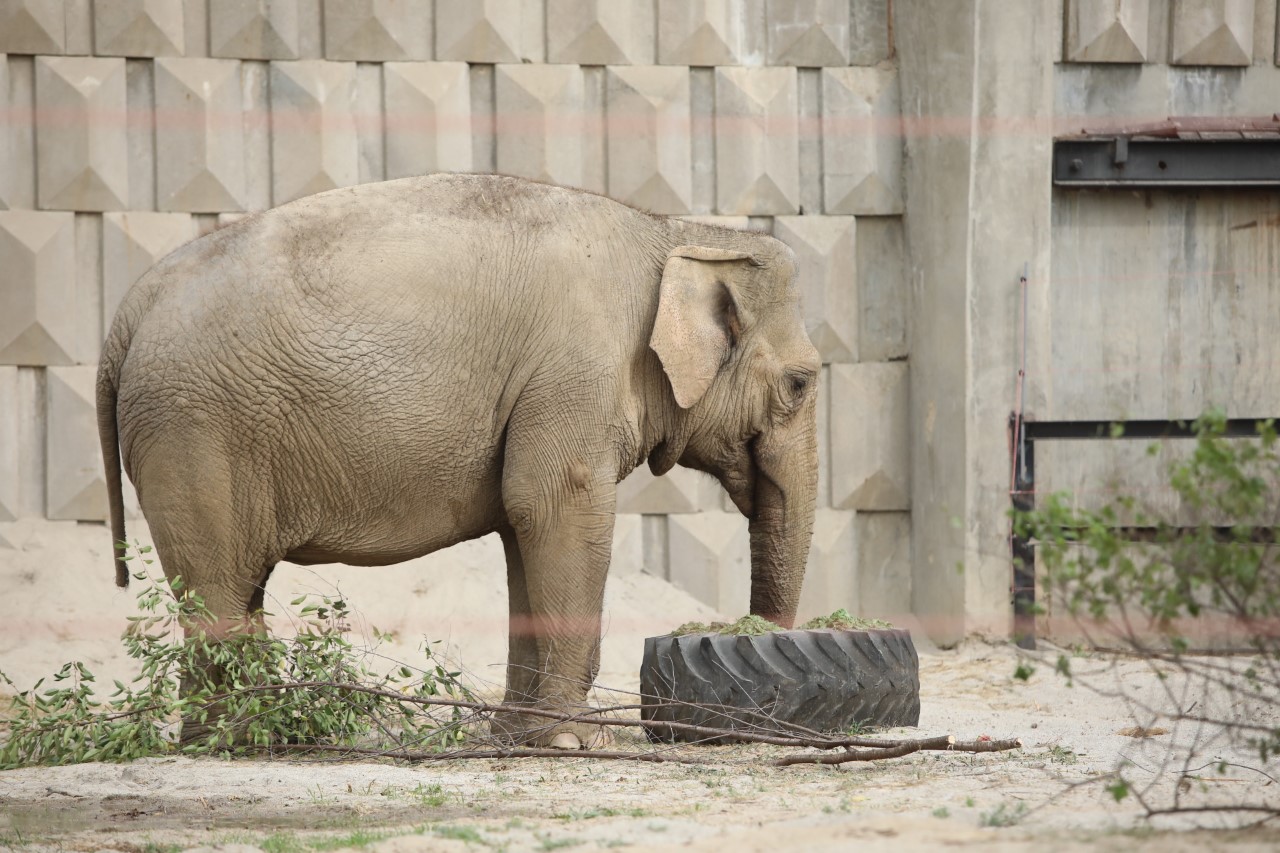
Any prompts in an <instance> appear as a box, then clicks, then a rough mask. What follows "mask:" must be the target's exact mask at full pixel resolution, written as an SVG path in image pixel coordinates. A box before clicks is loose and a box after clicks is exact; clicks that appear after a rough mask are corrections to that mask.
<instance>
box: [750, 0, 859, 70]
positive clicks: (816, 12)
mask: <svg viewBox="0 0 1280 853" xmlns="http://www.w3.org/2000/svg"><path fill="white" fill-rule="evenodd" d="M765 26H766V28H767V31H768V47H769V49H768V53H767V61H768V64H769V65H800V66H804V67H806V68H814V67H820V66H823V65H848V64H849V0H768V2H767V4H766V6H765Z"/></svg>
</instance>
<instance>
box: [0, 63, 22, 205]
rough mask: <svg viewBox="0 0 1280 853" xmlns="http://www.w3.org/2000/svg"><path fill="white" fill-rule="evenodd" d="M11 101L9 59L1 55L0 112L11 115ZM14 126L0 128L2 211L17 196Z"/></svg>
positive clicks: (9, 123)
mask: <svg viewBox="0 0 1280 853" xmlns="http://www.w3.org/2000/svg"><path fill="white" fill-rule="evenodd" d="M9 101H10V97H9V58H8V57H7V56H5V55H4V54H3V53H0V110H3V111H4V112H6V113H9V112H10V107H9ZM10 114H11V113H10ZM14 124H16V122H15V121H14V120H13V119H9V120H8V121H6V122H5V123H4V125H3V126H0V210H4V209H6V208H10V207H14V206H15V205H14V203H13V197H14V195H16V192H15V190H16V188H15V187H14V186H13V184H14V180H15V178H16V176H17V172H18V164H17V163H16V162H14V161H15V160H16V159H17V155H16V154H15V153H14V150H13V149H14V148H15V147H16V146H15V145H14V144H13V141H12V140H11V137H12V136H13V134H14V129H13V127H12V125H14Z"/></svg>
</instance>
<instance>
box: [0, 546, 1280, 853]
mask: <svg viewBox="0 0 1280 853" xmlns="http://www.w3.org/2000/svg"><path fill="white" fill-rule="evenodd" d="M54 533H56V534H57V535H54ZM54 533H51V532H50V531H49V529H48V527H47V525H46V526H39V525H33V526H32V527H30V528H29V529H26V530H23V529H17V530H15V529H14V528H12V527H11V528H9V529H8V530H7V531H6V535H7V536H8V537H9V538H10V540H11V544H12V540H15V539H16V540H18V541H17V547H15V548H11V549H7V550H0V589H4V590H5V591H6V594H7V599H6V603H7V604H8V607H7V608H6V610H7V611H8V612H7V614H6V619H5V624H4V626H3V627H0V669H2V670H4V671H5V672H7V673H9V674H10V676H11V677H13V678H14V680H15V681H16V682H17V683H18V685H19V687H25V686H28V685H29V684H30V683H31V682H32V681H33V680H34V679H35V678H36V677H39V676H40V675H44V674H48V673H50V672H52V671H54V670H55V669H56V668H57V665H58V664H59V663H61V662H62V661H64V660H68V659H72V658H80V659H83V660H85V661H86V662H87V663H88V664H89V665H90V668H91V669H93V670H94V671H95V672H96V673H98V674H99V676H100V678H101V679H107V680H106V683H107V684H109V683H110V681H109V679H110V678H112V677H120V676H121V675H128V670H129V666H128V665H129V661H127V659H124V658H123V657H122V655H120V653H119V643H118V640H117V638H118V635H119V632H120V629H121V626H122V625H123V624H124V617H125V615H127V614H128V613H130V612H132V596H131V594H130V593H127V592H125V593H116V592H114V591H113V588H112V587H111V585H110V584H111V570H110V563H109V559H108V555H107V545H108V543H107V541H104V540H105V539H107V537H106V536H105V534H104V531H103V530H102V528H101V527H96V526H90V525H79V526H75V525H73V526H72V527H71V528H59V529H58V530H57V531H54ZM77 537H79V538H77ZM494 548H495V545H494V543H488V542H484V541H482V542H479V543H471V544H470V545H469V546H468V547H467V548H463V549H461V550H460V551H457V552H456V553H454V554H453V555H452V557H451V562H450V563H449V564H448V565H447V566H446V565H444V564H441V563H433V562H432V558H427V559H426V560H424V561H422V562H421V563H419V561H415V562H414V563H413V564H406V565H404V566H397V567H391V568H388V569H378V570H364V571H361V570H340V571H335V573H333V574H329V573H328V571H327V570H319V571H311V570H305V571H304V570H288V571H284V572H283V574H282V575H281V577H279V578H273V580H272V587H273V588H269V591H270V592H272V593H273V595H275V596H276V597H277V598H278V599H283V600H287V596H289V595H292V594H293V593H294V592H295V591H296V590H298V589H304V590H305V589H312V590H317V591H322V592H324V591H332V586H331V585H332V584H333V583H335V582H336V583H337V584H339V586H340V589H341V592H342V594H343V595H344V596H345V597H346V598H347V599H348V600H349V601H350V602H351V603H352V606H353V608H355V609H356V610H357V611H358V612H360V613H361V614H362V615H363V618H365V619H367V621H368V622H369V623H371V624H374V625H377V626H378V627H379V628H380V629H382V630H384V631H385V630H390V631H392V632H393V633H395V635H396V636H397V643H398V644H399V646H398V651H397V653H403V654H404V655H406V656H410V655H412V653H413V651H414V649H415V648H416V646H417V644H418V641H419V640H420V638H421V637H422V636H424V635H425V636H430V637H432V638H433V639H444V640H445V641H446V642H445V643H444V644H442V645H441V646H440V647H439V648H440V649H441V651H442V653H446V654H449V655H451V656H457V657H460V658H461V659H462V661H463V662H464V665H465V666H466V667H467V669H468V671H470V672H472V673H473V674H476V675H477V677H478V679H479V680H480V681H481V682H487V683H489V684H495V683H497V682H500V681H501V667H500V663H501V661H502V660H503V659H504V657H505V637H504V635H503V628H504V626H503V625H502V622H503V621H504V614H505V601H504V596H505V590H504V589H503V585H504V584H503V580H502V574H501V568H500V566H501V563H500V560H496V559H495V557H496V555H495V553H494ZM608 598H609V605H608V609H607V614H606V624H607V626H608V628H607V634H606V638H605V644H604V655H603V658H604V660H603V665H602V671H601V676H600V679H599V681H600V683H601V684H606V685H609V686H612V687H618V688H623V689H635V687H636V686H637V683H638V665H639V657H640V646H641V643H642V640H643V637H645V636H648V635H650V634H654V633H661V632H663V631H664V630H668V629H669V628H670V627H671V625H672V624H673V623H674V624H679V623H680V622H683V621H687V620H690V619H705V618H708V617H709V616H711V615H714V614H711V613H710V611H709V610H707V608H705V607H703V606H702V605H699V604H698V603H697V602H695V601H693V600H692V599H690V598H689V597H688V596H685V595H684V594H683V593H681V592H680V591H679V590H676V589H674V588H672V587H671V586H670V585H668V584H666V583H665V582H663V581H659V580H657V579H655V578H650V577H648V576H647V575H644V574H642V573H633V574H629V575H620V576H617V577H611V579H610V586H609V592H608ZM920 653H921V660H920V664H921V682H922V687H921V702H922V718H921V723H920V727H919V728H918V729H912V730H895V731H892V732H888V733H886V734H887V736H890V737H895V736H896V737H916V736H922V735H933V734H942V733H951V734H954V735H956V736H957V738H959V739H961V740H968V739H974V738H977V737H979V736H982V735H987V736H990V737H992V738H1012V737H1017V738H1021V739H1022V741H1023V743H1024V748H1023V749H1021V750H1017V751H1013V752H1007V753H987V754H978V755H971V754H958V753H917V754H914V755H910V756H906V757H904V758H900V759H894V760H890V761H885V762H878V763H872V764H846V765H842V766H840V767H834V768H833V767H813V766H796V767H787V768H775V767H771V766H767V765H766V762H767V761H768V759H770V758H773V757H776V756H778V755H781V754H784V753H786V752H788V750H786V749H783V748H777V747H763V746H744V745H739V746H722V747H707V746H688V747H682V748H681V749H682V750H684V751H685V752H686V753H688V754H692V755H697V756H699V757H707V758H711V759H713V763H712V764H711V765H709V766H680V765H654V764H638V763H632V762H627V763H624V762H618V761H602V760H593V759H590V758H585V757H573V758H566V759H555V760H551V759H530V760H515V759H506V760H477V761H465V762H453V763H448V764H432V765H416V766H411V765H402V764H394V763H391V762H378V761H360V762H315V761H299V760H287V759H276V760H265V759H262V760H235V761H223V760H216V759H199V760H193V759H186V758H170V757H164V758H154V759H147V760H142V761H137V762H134V763H132V764H125V765H103V764H88V765H79V766H71V767H57V768H28V769H23V770H16V771H8V772H3V773H0V848H4V847H7V848H12V849H29V850H84V851H97V850H132V851H155V850H169V849H186V848H192V847H201V846H209V845H217V846H220V847H222V848H223V849H231V847H232V846H234V845H247V846H249V847H253V848H259V849H263V850H266V851H268V853H295V851H296V853H301V851H305V850H316V849H322V850H328V849H341V848H346V847H358V848H362V849H366V850H374V851H385V853H394V851H402V850H403V851H408V850H464V849H465V850H484V849H494V850H511V851H517V850H553V849H558V848H564V849H573V850H595V849H602V848H620V847H622V848H629V849H661V848H668V847H673V846H678V847H681V848H683V849H689V850H708V851H710V850H721V849H736V850H746V851H751V850H762V851H763V850H771V851H773V850H837V849H849V848H851V847H853V846H855V845H857V847H858V848H859V849H866V850H882V849H883V850H889V849H892V850H894V851H900V850H912V849H934V848H937V847H940V846H944V845H945V846H947V847H961V848H970V849H977V848H979V847H981V848H983V849H988V850H1002V849H1033V848H1035V849H1045V850H1074V849H1082V850H1083V849H1105V850H1117V851H1119V850H1132V849H1147V850H1157V849H1158V850H1160V851H1162V853H1163V851H1169V850H1184V849H1185V850H1193V849H1194V850H1203V849H1206V848H1208V849H1217V848H1219V847H1222V846H1231V847H1233V848H1236V847H1238V848H1240V849H1259V850H1275V849H1278V848H1280V827H1276V828H1274V829H1270V828H1267V827H1263V828H1262V829H1255V830H1252V831H1248V832H1235V833H1226V834H1223V833H1213V834H1207V833H1205V832H1204V831H1203V830H1198V829H1195V827H1196V826H1198V825H1201V826H1203V825H1209V826H1215V825H1222V824H1224V823H1227V822H1229V821H1231V820H1236V822H1237V823H1238V822H1239V818H1238V817H1234V816H1231V815H1226V814H1220V813H1216V812H1207V813H1198V814H1195V815H1189V816H1178V817H1173V818H1157V819H1154V820H1150V821H1149V820H1146V819H1144V818H1143V817H1142V809H1141V807H1140V806H1139V804H1138V803H1137V802H1136V801H1135V799H1134V798H1133V797H1128V798H1126V799H1125V800H1123V801H1121V802H1119V803H1117V802H1116V801H1115V800H1114V798H1113V797H1112V796H1111V794H1109V793H1108V792H1107V790H1106V785H1107V780H1108V778H1109V776H1108V774H1110V773H1111V772H1112V771H1113V770H1114V769H1115V768H1116V767H1117V766H1118V764H1119V763H1120V762H1122V761H1124V762H1128V763H1129V767H1128V770H1127V772H1128V773H1129V774H1130V776H1131V777H1132V778H1134V779H1135V780H1136V781H1137V782H1139V783H1140V784H1141V785H1143V786H1144V787H1145V786H1150V789H1149V790H1148V791H1147V795H1148V797H1149V798H1150V801H1151V802H1154V803H1166V802H1168V800H1169V798H1170V797H1171V796H1172V795H1173V793H1174V792H1175V790H1178V789H1181V796H1182V797H1183V802H1184V803H1188V804H1192V805H1229V804H1232V803H1239V802H1241V801H1242V800H1244V799H1249V800H1250V801H1252V802H1265V803H1268V804H1269V805H1271V806H1272V807H1273V808H1274V807H1280V782H1276V781H1272V780H1270V779H1268V778H1267V777H1265V776H1262V775H1259V774H1258V773H1256V772H1252V771H1250V770H1248V769H1246V768H1247V767H1253V768H1258V767H1259V766H1260V762H1259V761H1258V757H1257V755H1256V752H1250V750H1248V749H1247V748H1246V747H1244V746H1243V745H1241V744H1235V743H1232V742H1231V741H1230V740H1229V739H1226V738H1224V737H1222V736H1221V733H1220V732H1219V731H1218V730H1216V729H1215V728H1214V727H1196V726H1191V725H1187V724H1178V723H1176V722H1175V721H1174V720H1173V719H1172V718H1171V716H1170V715H1169V714H1167V713H1165V714H1160V713H1149V712H1144V711H1142V710H1141V709H1140V706H1142V705H1148V706H1149V705H1153V704H1159V703H1164V704H1163V705H1162V706H1161V707H1166V708H1168V707H1172V705H1171V704H1170V703H1174V702H1176V703H1178V704H1179V706H1180V707H1184V708H1186V707H1189V705H1188V704H1187V703H1198V704H1197V705H1196V707H1199V708H1202V709H1204V708H1208V709H1211V710H1212V711H1213V712H1214V713H1235V714H1245V715H1248V717H1249V718H1250V719H1254V720H1258V721H1262V722H1264V723H1266V724H1268V725H1273V726H1280V702H1272V703H1268V704H1265V705H1259V706H1256V707H1246V706H1241V705H1239V703H1237V702H1236V701H1235V700H1234V698H1233V697H1231V696H1229V695H1226V694H1223V693H1220V692H1212V691H1211V692H1210V693H1209V694H1203V691H1201V692H1199V693H1197V690H1196V688H1194V686H1192V687H1190V688H1188V689H1187V690H1183V687H1184V685H1183V684H1182V683H1181V681H1180V675H1179V673H1178V672H1176V671H1168V670H1167V668H1164V667H1160V666H1153V665H1152V664H1150V663H1148V662H1146V661H1141V660H1135V659H1124V658H1120V659H1116V658H1110V657H1107V656H1102V655H1086V656H1079V655H1077V656H1074V657H1072V658H1071V660H1072V667H1073V670H1074V672H1075V673H1076V681H1075V683H1074V686H1071V685H1069V684H1068V683H1067V682H1066V681H1065V680H1064V679H1063V678H1061V677H1059V676H1057V675H1055V674H1054V672H1053V663H1054V660H1055V659H1056V657H1057V654H1058V652H1057V651H1054V650H1048V651H1046V652H1044V653H1043V654H1044V655H1045V657H1044V658H1043V659H1041V660H1039V661H1036V662H1034V665H1035V672H1034V674H1033V675H1032V676H1031V677H1030V679H1029V680H1026V681H1022V680H1019V679H1016V678H1015V677H1014V670H1015V668H1016V667H1017V666H1018V664H1019V661H1025V658H1023V657H1020V655H1019V653H1018V652H1017V651H1016V650H1015V649H1013V648H1011V647H1009V646H1007V645H987V644H984V643H981V642H976V641H972V642H967V643H965V644H962V646H961V647H959V648H958V649H953V650H948V651H938V650H936V649H933V648H932V647H930V646H928V645H927V644H926V643H920ZM1237 663H1238V665H1240V666H1245V665H1247V661H1245V660H1240V661H1238V662H1237ZM1233 665H1234V664H1233ZM1134 725H1142V726H1147V727H1152V726H1155V727H1159V728H1164V729H1167V730H1168V731H1167V732H1166V733H1164V734H1160V735H1156V736H1154V737H1148V738H1133V737H1129V736H1126V735H1123V734H1120V733H1119V732H1120V731H1121V730H1124V729H1127V728H1130V727H1132V726H1134ZM1197 744H1198V745H1199V752H1200V757H1199V758H1197V759H1196V761H1195V762H1193V763H1192V764H1191V765H1190V766H1191V767H1192V768H1195V767H1199V766H1200V765H1202V764H1207V763H1210V762H1217V761H1224V762H1226V763H1227V766H1226V768H1225V769H1226V772H1225V773H1224V774H1219V773H1218V772H1217V768H1216V767H1215V766H1208V767H1204V768H1203V769H1201V770H1198V771H1196V772H1192V773H1187V772H1186V769H1187V768H1186V765H1185V761H1184V759H1183V758H1182V756H1183V755H1184V754H1185V752H1186V750H1187V749H1188V748H1190V747H1191V746H1193V745H1197ZM620 746H622V747H627V746H632V747H634V748H644V747H643V745H642V744H640V743H639V742H637V741H634V740H633V741H631V742H630V743H629V744H628V743H627V742H626V741H625V739H624V742H623V743H622V744H620ZM1262 769H1263V770H1265V771H1266V772H1267V773H1269V774H1270V776H1272V777H1275V778H1276V779H1280V768H1278V767H1277V762H1276V760H1275V759H1272V760H1271V762H1270V763H1269V766H1264V767H1262ZM1004 824H1011V825H1004ZM241 849H244V848H241Z"/></svg>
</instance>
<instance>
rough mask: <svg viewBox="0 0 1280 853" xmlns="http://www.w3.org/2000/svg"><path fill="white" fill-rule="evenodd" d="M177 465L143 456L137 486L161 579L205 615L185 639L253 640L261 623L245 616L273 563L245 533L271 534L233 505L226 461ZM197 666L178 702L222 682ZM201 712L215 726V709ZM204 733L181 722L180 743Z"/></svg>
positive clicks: (194, 459)
mask: <svg viewBox="0 0 1280 853" xmlns="http://www.w3.org/2000/svg"><path fill="white" fill-rule="evenodd" d="M182 457H183V458H181V459H167V460H166V459H164V458H163V457H162V455H161V454H156V453H153V454H150V455H149V456H148V458H147V459H146V460H145V462H144V464H143V465H142V466H141V468H140V470H139V472H138V474H139V481H140V482H142V483H143V484H144V486H145V488H144V489H143V490H142V495H143V497H142V498H141V502H142V510H143V514H144V515H145V516H146V519H147V522H148V525H149V526H150V529H151V538H152V540H153V542H154V543H155V549H156V553H157V555H158V556H159V558H160V564H161V566H162V568H163V569H164V573H165V576H166V577H167V578H168V579H169V581H170V583H172V582H173V581H174V580H175V579H177V578H181V579H182V587H183V590H184V591H185V592H186V593H187V594H190V595H194V596H197V597H199V599H200V600H201V601H202V602H203V604H204V607H205V609H206V610H207V614H208V615H207V617H206V619H205V620H201V621H200V622H199V623H197V624H193V625H189V626H187V627H186V633H187V637H188V638H189V639H194V638H197V637H199V638H203V639H204V640H207V641H209V642H212V643H221V642H224V641H226V640H227V639H228V637H230V636H232V635H234V634H245V633H257V632H260V631H261V629H262V627H263V625H262V621H261V616H260V615H259V616H257V617H256V618H255V616H254V615H253V614H254V612H255V611H260V610H261V606H262V602H263V597H264V589H263V587H264V584H265V583H266V578H267V576H268V574H269V573H270V567H274V565H275V563H276V561H277V560H278V559H279V557H278V555H277V554H275V553H273V550H274V549H272V548H271V547H270V544H269V543H267V542H263V541H254V540H253V539H251V538H250V531H264V530H270V529H271V528H270V527H269V526H264V524H263V520H262V519H256V518H252V517H248V515H249V510H248V508H249V507H251V506H252V503H251V502H249V501H245V500H243V499H240V500H237V497H238V496H237V495H235V494H234V490H233V488H232V482H231V478H230V475H229V469H230V463H229V462H227V460H225V459H217V458H214V459H212V460H210V457H208V456H202V455H201V454H199V453H195V452H186V453H184V454H182ZM198 666H199V670H198V671H196V672H184V673H183V674H182V685H181V688H180V692H181V695H184V696H189V695H191V693H192V692H194V691H195V690H196V689H198V685H200V684H201V682H204V683H205V684H208V685H210V686H212V687H213V688H214V689H215V690H216V689H218V687H220V686H221V685H222V683H223V682H224V674H223V673H222V672H221V668H220V667H217V666H215V665H214V664H213V662H212V661H211V660H206V661H205V662H204V663H203V664H200V665H198ZM209 710H210V714H209V716H210V718H211V719H216V717H217V712H218V708H216V707H215V708H210V709H209ZM209 730H210V727H209V726H208V725H201V724H198V723H193V722H192V721H190V720H188V721H184V725H183V732H182V739H183V741H184V742H188V741H191V740H194V739H198V738H200V737H203V736H205V735H206V734H208V732H209Z"/></svg>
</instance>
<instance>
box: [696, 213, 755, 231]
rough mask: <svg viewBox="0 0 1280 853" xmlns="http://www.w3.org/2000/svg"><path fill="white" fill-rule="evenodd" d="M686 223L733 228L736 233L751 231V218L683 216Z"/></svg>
mask: <svg viewBox="0 0 1280 853" xmlns="http://www.w3.org/2000/svg"><path fill="white" fill-rule="evenodd" d="M679 218H680V219H683V220H684V221H685V222H698V223H701V224H703V225H714V226H715V227H717V228H731V229H733V230H734V231H749V230H750V229H751V217H750V216H704V215H702V214H690V215H688V216H681V217H679Z"/></svg>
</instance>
